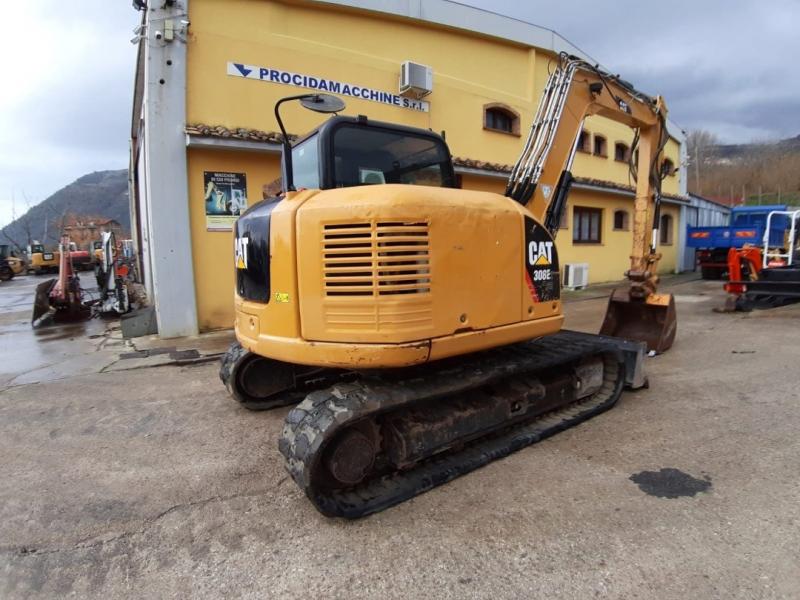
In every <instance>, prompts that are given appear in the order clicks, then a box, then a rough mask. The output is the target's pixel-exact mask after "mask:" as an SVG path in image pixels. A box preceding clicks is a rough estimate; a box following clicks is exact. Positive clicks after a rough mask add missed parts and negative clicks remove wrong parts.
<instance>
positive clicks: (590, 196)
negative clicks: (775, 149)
mask: <svg viewBox="0 0 800 600" xmlns="http://www.w3.org/2000/svg"><path fill="white" fill-rule="evenodd" d="M576 206H582V207H586V208H599V209H601V211H602V213H601V221H600V223H601V235H600V243H598V244H594V243H592V244H586V243H581V244H575V243H573V242H572V235H573V214H574V208H575V207H576ZM567 210H568V212H567V217H566V219H565V224H566V225H567V227H566V228H564V229H560V230H559V232H558V236H557V237H556V246H557V247H558V257H559V260H560V261H561V264H562V265H564V264H565V263H589V283H602V282H607V281H617V280H620V279H623V278H624V273H625V271H627V270H628V268H629V267H630V254H631V246H632V243H633V240H632V237H631V230H630V228H628V229H627V230H620V231H618V230H615V229H614V212H615V211H616V210H625V211H627V212H628V215H629V220H628V221H629V224H630V225H632V223H633V198H632V197H629V196H623V195H620V194H607V193H604V192H594V191H587V190H579V189H574V190H572V192H571V193H570V199H569V202H568V209H567ZM661 214H662V215H663V214H668V215H670V216H671V217H672V232H671V236H672V243H671V244H666V245H660V246H659V248H658V251H659V252H660V253H661V254H662V259H661V262H660V263H659V273H661V274H664V273H671V272H674V271H675V267H676V261H677V248H678V225H679V219H680V209H679V208H678V207H676V206H674V205H669V204H662V207H661Z"/></svg>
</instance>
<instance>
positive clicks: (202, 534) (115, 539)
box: [0, 279, 800, 599]
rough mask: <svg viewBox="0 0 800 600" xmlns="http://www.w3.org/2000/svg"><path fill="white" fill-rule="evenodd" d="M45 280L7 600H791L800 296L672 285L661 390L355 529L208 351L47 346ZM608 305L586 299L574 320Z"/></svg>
mask: <svg viewBox="0 0 800 600" xmlns="http://www.w3.org/2000/svg"><path fill="white" fill-rule="evenodd" d="M31 284H32V282H31V281H30V280H28V281H26V280H25V279H22V280H19V281H15V282H14V284H13V286H6V285H5V284H3V285H2V286H0V307H3V310H5V311H6V312H5V313H4V314H3V315H2V316H0V340H2V345H1V346H0V368H2V369H3V370H2V378H3V379H2V380H0V386H3V387H0V389H3V391H2V392H1V393H0V456H2V457H3V459H2V461H0V482H2V483H0V597H2V598H21V597H46V598H51V597H62V596H67V595H70V594H72V595H74V596H78V597H95V598H116V597H127V596H136V597H158V598H163V597H180V598H184V597H188V596H196V597H210V598H218V597H220V596H235V597H258V598H263V597H280V598H289V597H304V598H315V597H320V598H368V597H369V598H372V597H381V598H530V597H540V596H541V597H558V598H587V597H595V596H596V597H605V598H686V597H691V598H726V599H727V598H796V597H797V596H798V590H800V566H798V565H800V503H799V502H798V498H800V484H798V477H797V474H798V472H800V442H798V434H797V432H798V430H800V393H798V390H797V382H798V377H797V364H798V359H800V346H799V345H798V343H797V341H798V332H799V331H800V329H798V325H800V310H797V309H791V308H790V309H781V310H776V311H772V312H761V313H752V314H750V315H741V314H736V315H730V314H727V315H726V314H715V313H712V312H711V307H712V306H713V305H714V304H717V303H721V300H722V295H721V293H720V292H719V284H718V283H707V282H696V281H695V282H688V283H686V282H679V285H675V286H674V287H672V290H671V291H673V292H674V293H675V294H677V299H678V311H679V319H680V324H679V334H678V339H677V342H676V344H675V346H674V348H673V349H672V350H671V351H670V352H669V353H668V354H665V355H663V356H660V357H656V358H653V359H649V360H648V364H647V368H648V370H649V374H650V377H651V382H652V386H651V388H650V389H649V390H643V391H639V392H636V393H627V394H626V395H625V396H624V397H623V399H622V401H621V403H620V404H619V405H618V406H617V407H616V408H615V409H614V410H612V411H610V412H608V413H606V414H604V415H601V416H599V417H597V418H595V419H593V420H592V421H590V422H588V423H585V424H583V425H581V426H579V427H577V428H575V429H572V430H570V431H567V432H564V433H562V434H560V435H558V436H556V437H554V438H551V439H549V440H547V441H545V442H542V443H540V444H538V445H536V446H534V447H531V448H528V449H525V450H523V451H521V452H518V453H517V454H515V455H513V456H512V457H510V458H508V459H505V460H502V461H499V462H496V463H493V464H492V465H490V466H488V467H485V468H483V469H481V470H479V471H477V472H475V473H473V474H471V475H469V476H467V477H463V478H461V479H459V480H457V481H455V482H452V483H450V484H448V485H446V486H444V487H441V488H438V489H436V490H434V491H432V492H429V493H427V494H424V495H423V496H420V497H418V498H416V499H414V500H412V501H410V502H407V503H405V504H403V505H401V506H399V507H396V508H393V509H391V510H388V511H386V512H384V513H381V514H378V515H375V516H372V517H370V518H367V519H364V520H361V521H357V522H345V521H341V520H328V519H325V518H324V517H321V516H320V515H319V514H317V513H316V512H315V511H314V509H312V508H311V506H310V505H309V504H308V502H306V501H305V499H304V498H303V497H302V496H301V494H300V493H299V492H298V490H297V489H296V487H295V486H294V483H293V482H291V481H290V480H288V479H287V476H286V474H285V473H284V470H283V468H282V465H281V459H280V455H279V453H278V451H277V448H276V440H277V436H278V434H279V431H280V429H281V426H282V423H281V422H282V419H283V417H284V416H285V414H286V410H278V411H275V412H271V413H255V414H254V413H248V412H246V411H244V410H242V409H240V408H238V407H237V406H235V405H234V404H233V402H232V401H230V400H229V399H228V398H227V397H226V394H225V392H224V390H223V388H222V386H221V384H220V383H219V381H218V379H217V375H216V371H217V366H216V364H214V363H201V364H194V365H186V364H183V365H181V364H179V363H178V362H176V361H175V360H167V359H163V361H164V362H167V363H169V364H165V365H163V366H152V365H154V364H157V363H154V362H152V361H151V360H150V359H152V357H140V356H139V355H136V356H134V358H131V359H121V358H120V353H121V352H125V353H131V352H132V350H134V349H133V348H126V347H125V346H124V345H123V342H122V341H121V340H120V339H119V337H118V334H117V333H116V332H115V331H114V329H113V327H111V324H108V323H101V322H98V321H93V322H91V323H90V324H89V325H87V326H86V327H87V331H89V333H90V334H91V335H98V336H99V337H96V338H93V339H86V338H83V337H81V336H80V335H79V332H78V331H77V330H76V331H74V332H71V333H70V334H69V335H67V336H64V332H63V330H61V333H59V332H58V331H54V332H53V333H52V334H48V335H47V336H44V337H34V336H33V335H32V334H31V333H30V331H29V330H27V329H26V325H27V319H28V316H27V314H25V312H19V311H27V310H28V306H27V301H26V300H25V296H26V295H29V294H30V293H31V290H32V285H31ZM587 297H588V298H589V299H583V298H587ZM604 305H605V301H604V300H603V299H597V298H593V294H583V295H579V297H578V299H577V300H575V301H573V302H571V303H570V304H569V305H568V306H567V313H568V315H569V317H568V325H569V326H570V327H572V328H580V329H587V330H591V329H595V330H596V328H597V327H599V322H600V319H601V315H602V312H603V310H604ZM93 328H96V329H93ZM92 332H94V333H92ZM73 334H74V335H73ZM62 336H64V337H62ZM73 337H74V338H75V341H74V342H70V343H69V344H68V343H67V342H68V341H70V339H71V338H73ZM222 337H223V338H224V336H222ZM49 338H52V339H49ZM224 341H225V340H224V339H218V340H217V342H218V345H219V344H221V343H223V342H224ZM182 343H183V344H184V346H183V347H186V345H187V344H188V345H189V346H190V347H191V346H192V344H194V345H196V346H202V343H201V342H198V341H197V340H195V341H191V340H190V341H184V342H182ZM148 344H149V345H148ZM144 345H148V348H151V349H154V348H158V347H162V346H163V345H162V346H159V345H158V344H156V343H154V342H152V341H150V342H147V343H145V344H144ZM136 349H138V350H141V349H142V348H141V347H140V346H137V348H136ZM207 352H210V351H209V350H207ZM75 354H77V355H79V356H80V357H87V356H88V357H89V358H72V359H70V360H73V361H75V364H76V365H78V366H79V367H80V368H78V369H77V372H78V373H79V374H76V375H71V374H70V373H68V372H66V373H65V372H64V369H63V368H61V367H59V366H58V365H59V364H61V363H62V362H63V359H64V358H65V357H67V356H68V355H75ZM167 355H168V353H167ZM26 356H27V358H25V357H26ZM159 356H160V357H162V358H163V356H164V354H159V353H158V352H156V353H155V357H159ZM142 358H148V360H150V362H148V360H142ZM26 361H27V362H26ZM82 361H88V363H92V362H94V367H93V368H89V367H88V366H87V363H86V362H82ZM129 361H139V362H137V363H132V364H134V365H135V367H136V368H128V367H127V366H125V365H126V364H131V363H130V362H129ZM9 365H10V366H9ZM119 369H121V370H119ZM80 373H83V374H80ZM37 381H38V382H37ZM631 477H634V479H635V481H633V480H631ZM665 482H666V483H667V484H678V485H677V486H676V487H670V486H669V485H667V486H666V488H665V486H664V484H665ZM678 488H680V489H679V491H683V492H685V493H689V494H691V493H693V494H694V495H685V496H681V497H676V498H669V497H664V496H668V495H675V494H672V492H673V491H675V489H678Z"/></svg>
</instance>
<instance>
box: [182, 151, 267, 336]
mask: <svg viewBox="0 0 800 600" xmlns="http://www.w3.org/2000/svg"><path fill="white" fill-rule="evenodd" d="M188 163H189V214H190V221H191V229H192V262H193V267H194V280H195V294H196V298H197V313H198V315H197V316H198V326H199V328H200V330H201V331H208V330H210V329H222V328H229V327H231V326H232V324H233V314H234V313H233V296H234V289H235V283H236V282H235V273H234V266H233V233H232V232H231V231H208V229H207V227H206V212H205V200H204V198H205V188H204V182H203V173H204V172H206V171H210V172H213V171H227V172H234V173H244V174H245V175H246V177H247V199H248V202H249V204H250V205H253V204H255V203H256V202H258V201H259V200H261V199H262V189H263V187H264V186H265V185H266V184H268V183H270V182H271V181H273V180H274V179H275V178H276V177H278V176H280V162H279V158H278V156H276V155H269V154H261V153H248V152H231V151H224V150H207V149H199V148H192V149H190V150H189V157H188Z"/></svg>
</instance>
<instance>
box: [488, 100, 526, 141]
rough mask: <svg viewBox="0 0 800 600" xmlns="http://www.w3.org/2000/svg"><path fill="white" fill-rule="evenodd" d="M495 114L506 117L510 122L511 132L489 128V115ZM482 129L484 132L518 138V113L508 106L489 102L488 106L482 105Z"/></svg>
mask: <svg viewBox="0 0 800 600" xmlns="http://www.w3.org/2000/svg"><path fill="white" fill-rule="evenodd" d="M492 112H497V113H501V114H503V115H504V116H506V117H508V119H509V120H510V122H511V130H510V131H508V130H506V129H499V128H497V127H490V126H489V113H492ZM483 129H484V131H492V132H494V133H505V134H506V135H513V136H514V137H520V135H521V134H520V115H519V113H518V112H517V111H516V110H514V109H513V108H511V107H510V106H509V105H508V104H503V103H501V102H490V103H489V104H484V105H483Z"/></svg>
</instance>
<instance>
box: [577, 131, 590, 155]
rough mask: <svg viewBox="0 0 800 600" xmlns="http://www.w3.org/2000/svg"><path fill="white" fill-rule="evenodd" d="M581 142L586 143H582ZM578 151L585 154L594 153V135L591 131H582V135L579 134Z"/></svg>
mask: <svg viewBox="0 0 800 600" xmlns="http://www.w3.org/2000/svg"><path fill="white" fill-rule="evenodd" d="M581 141H583V142H584V143H581ZM577 149H578V152H583V153H585V154H591V153H592V134H591V132H590V131H587V130H586V129H581V131H580V133H579V134H578V143H577Z"/></svg>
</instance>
